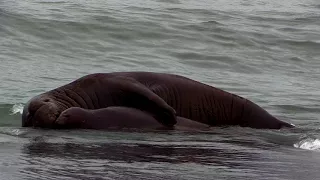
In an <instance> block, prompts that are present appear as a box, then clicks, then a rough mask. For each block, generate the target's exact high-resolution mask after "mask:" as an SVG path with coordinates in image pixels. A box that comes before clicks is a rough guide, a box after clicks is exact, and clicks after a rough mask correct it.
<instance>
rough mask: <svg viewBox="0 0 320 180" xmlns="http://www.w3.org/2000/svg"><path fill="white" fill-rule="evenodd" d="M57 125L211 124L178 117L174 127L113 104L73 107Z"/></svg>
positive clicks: (147, 126)
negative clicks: (93, 108) (86, 107)
mask: <svg viewBox="0 0 320 180" xmlns="http://www.w3.org/2000/svg"><path fill="white" fill-rule="evenodd" d="M56 124H57V127H58V128H59V126H60V127H61V128H71V129H73V128H80V129H97V130H99V129H142V130H143V129H145V130H171V129H175V130H209V129H210V128H209V125H207V124H203V123H199V122H196V121H192V120H190V119H186V118H183V117H177V123H176V124H175V125H174V126H173V127H166V126H164V125H162V124H161V123H159V122H158V121H157V120H156V119H155V118H154V117H153V116H152V115H151V114H149V113H147V112H143V111H141V110H139V109H135V108H128V107H119V106H111V107H107V108H102V109H96V110H89V109H83V108H79V107H71V108H69V109H66V110H64V111H63V112H62V113H61V114H60V116H59V117H58V119H57V120H56Z"/></svg>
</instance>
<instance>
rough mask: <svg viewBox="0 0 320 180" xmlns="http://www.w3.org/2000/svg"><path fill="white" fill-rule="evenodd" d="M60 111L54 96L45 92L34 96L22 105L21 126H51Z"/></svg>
mask: <svg viewBox="0 0 320 180" xmlns="http://www.w3.org/2000/svg"><path fill="white" fill-rule="evenodd" d="M61 111H62V110H61V107H59V105H58V103H57V102H56V101H55V100H54V98H52V97H50V96H48V95H47V94H42V95H39V96H36V97H34V98H32V99H30V100H29V101H28V102H27V104H26V105H25V106H24V109H23V113H22V126H23V127H30V126H34V127H52V126H53V125H54V123H55V121H56V119H57V117H58V116H59V115H60V113H61Z"/></svg>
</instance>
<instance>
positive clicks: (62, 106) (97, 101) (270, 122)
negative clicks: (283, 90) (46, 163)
mask: <svg viewBox="0 0 320 180" xmlns="http://www.w3.org/2000/svg"><path fill="white" fill-rule="evenodd" d="M110 106H124V107H131V108H136V109H140V110H142V111H144V112H148V113H149V114H151V115H152V116H153V117H154V118H155V119H156V120H157V121H158V122H160V123H161V124H163V125H164V126H167V127H172V126H174V124H175V123H176V116H180V117H184V118H187V119H191V120H194V121H198V122H201V123H204V124H208V125H210V126H226V125H239V126H242V127H251V128H267V129H279V128H282V127H293V125H291V124H289V123H286V122H283V121H280V120H279V119H277V118H275V117H274V116H272V115H270V114H269V113H268V112H267V111H266V110H264V109H262V108H261V107H260V106H258V105H257V104H255V103H253V102H251V101H250V100H247V99H245V98H242V97H240V96H237V95H234V94H231V93H228V92H226V91H223V90H221V89H218V88H215V87H212V86H209V85H206V84H203V83H201V82H197V81H194V80H192V79H189V78H186V77H183V76H178V75H173V74H164V73H152V72H114V73H96V74H90V75H86V76H84V77H81V78H79V79H77V80H75V81H73V82H71V83H69V84H66V85H64V86H61V87H58V88H56V89H53V90H51V91H48V92H45V93H43V94H40V95H38V96H36V97H34V98H32V99H31V100H29V101H28V102H27V104H26V106H25V108H24V110H23V114H22V126H35V127H47V128H50V127H53V126H54V125H55V121H56V119H57V118H58V117H59V115H60V113H61V112H63V111H64V110H66V109H68V108H70V107H81V108H84V109H100V108H106V107H110Z"/></svg>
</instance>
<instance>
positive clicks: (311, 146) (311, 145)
mask: <svg viewBox="0 0 320 180" xmlns="http://www.w3.org/2000/svg"><path fill="white" fill-rule="evenodd" d="M293 146H294V147H295V148H300V149H306V150H314V151H320V140H319V139H313V138H307V139H304V140H301V141H300V142H297V143H295V144H294V145H293Z"/></svg>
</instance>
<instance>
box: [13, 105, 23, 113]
mask: <svg viewBox="0 0 320 180" xmlns="http://www.w3.org/2000/svg"><path fill="white" fill-rule="evenodd" d="M23 107H24V105H23V104H15V105H13V106H12V108H11V109H10V111H11V115H13V114H17V113H20V114H22V112H23Z"/></svg>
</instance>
